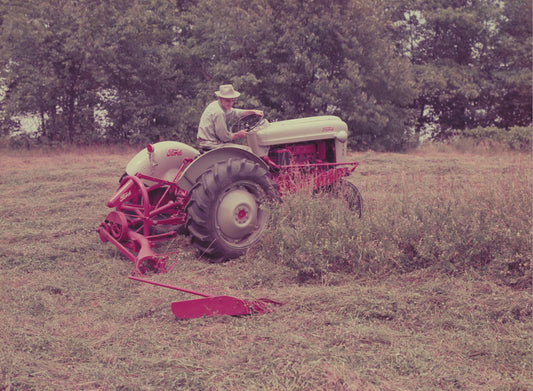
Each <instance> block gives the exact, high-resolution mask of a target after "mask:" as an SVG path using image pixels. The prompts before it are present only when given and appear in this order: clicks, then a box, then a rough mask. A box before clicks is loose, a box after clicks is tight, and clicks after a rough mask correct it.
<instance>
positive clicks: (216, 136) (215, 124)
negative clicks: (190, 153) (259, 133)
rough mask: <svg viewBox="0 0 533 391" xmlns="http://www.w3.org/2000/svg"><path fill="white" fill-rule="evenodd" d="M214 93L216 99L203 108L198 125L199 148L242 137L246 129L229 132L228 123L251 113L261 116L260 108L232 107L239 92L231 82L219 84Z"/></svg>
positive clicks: (206, 148)
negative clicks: (244, 108)
mask: <svg viewBox="0 0 533 391" xmlns="http://www.w3.org/2000/svg"><path fill="white" fill-rule="evenodd" d="M215 95H216V96H217V97H218V100H216V101H214V102H211V103H210V104H209V105H208V106H207V107H206V108H205V110H204V112H203V113H202V117H201V118H200V124H199V125H198V135H197V141H198V146H199V148H201V149H203V150H210V149H213V148H216V147H218V146H220V145H223V144H225V143H229V142H231V141H233V140H236V139H240V138H244V137H246V135H247V134H248V130H247V129H242V130H239V131H238V132H235V133H231V132H230V131H229V130H228V125H227V124H228V123H231V122H234V121H236V120H237V119H239V118H241V117H244V116H247V115H251V114H255V115H259V116H261V117H262V116H263V111H261V110H251V109H248V110H243V109H235V108H233V103H234V102H235V99H236V98H237V97H238V96H240V95H241V94H240V93H239V92H238V91H235V90H234V89H233V86H232V85H231V84H223V85H221V86H220V87H219V90H218V91H216V92H215Z"/></svg>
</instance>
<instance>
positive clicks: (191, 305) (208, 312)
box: [128, 276, 281, 319]
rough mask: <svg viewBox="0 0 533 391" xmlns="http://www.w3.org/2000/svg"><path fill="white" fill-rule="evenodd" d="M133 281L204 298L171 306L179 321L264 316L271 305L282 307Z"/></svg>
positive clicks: (259, 300)
mask: <svg viewBox="0 0 533 391" xmlns="http://www.w3.org/2000/svg"><path fill="white" fill-rule="evenodd" d="M128 278H129V279H131V280H135V281H140V282H145V283H148V284H152V285H157V286H161V287H163V288H170V289H174V290H177V291H181V292H185V293H190V294H193V295H197V296H202V297H203V298H202V299H194V300H186V301H176V302H173V303H172V305H171V307H170V308H171V310H172V313H173V314H174V315H175V316H176V318H178V319H193V318H201V317H202V316H216V315H232V316H237V315H253V314H264V313H267V312H270V311H272V310H271V309H270V308H269V305H270V304H271V305H281V303H279V302H276V301H273V300H270V299H256V300H253V301H249V300H242V299H237V298H236V297H231V296H212V295H209V294H207V293H202V292H196V291H193V290H189V289H184V288H180V287H177V286H172V285H167V284H162V283H160V282H156V281H151V280H144V279H142V278H138V277H132V276H130V277H128Z"/></svg>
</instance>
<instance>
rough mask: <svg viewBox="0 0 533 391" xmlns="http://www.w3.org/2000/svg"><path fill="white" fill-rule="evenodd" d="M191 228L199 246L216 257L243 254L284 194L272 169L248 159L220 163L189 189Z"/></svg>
mask: <svg viewBox="0 0 533 391" xmlns="http://www.w3.org/2000/svg"><path fill="white" fill-rule="evenodd" d="M189 197H190V200H189V203H188V204H187V207H186V211H187V215H188V220H187V228H188V229H189V233H190V234H191V241H192V243H193V245H194V246H195V247H196V248H197V249H199V250H200V252H201V254H202V255H203V256H205V257H207V258H209V259H210V261H211V262H223V261H225V260H227V259H232V258H237V257H239V256H241V255H243V254H244V253H245V252H246V250H247V249H248V248H250V247H251V246H252V245H253V244H254V243H256V242H257V241H258V240H259V239H260V238H261V236H262V235H263V232H264V230H265V228H266V227H267V226H268V223H269V221H270V207H271V203H272V202H275V201H277V200H278V199H279V195H278V193H277V191H276V188H275V185H274V183H273V182H272V180H271V179H270V177H269V175H268V172H267V171H266V170H265V169H264V168H262V167H261V166H259V164H257V163H254V162H252V161H250V160H247V159H228V160H227V161H226V162H218V163H216V164H215V165H213V166H212V167H211V168H209V169H208V170H207V171H206V172H204V173H203V174H202V175H201V176H200V177H199V178H198V180H197V181H196V184H195V185H194V186H193V188H192V189H191V191H190V192H189Z"/></svg>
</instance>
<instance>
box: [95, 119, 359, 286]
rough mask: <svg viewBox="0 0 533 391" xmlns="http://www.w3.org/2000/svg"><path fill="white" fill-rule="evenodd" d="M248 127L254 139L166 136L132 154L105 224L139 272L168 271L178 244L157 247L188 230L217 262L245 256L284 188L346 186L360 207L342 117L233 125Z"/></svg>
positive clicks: (341, 191)
mask: <svg viewBox="0 0 533 391" xmlns="http://www.w3.org/2000/svg"><path fill="white" fill-rule="evenodd" d="M240 129H249V130H250V133H249V135H248V136H247V140H246V144H247V145H246V146H241V145H235V144H227V145H224V146H222V147H220V148H216V149H213V150H210V151H206V152H202V151H199V150H197V149H195V148H193V147H191V146H189V145H186V144H183V143H181V142H177V141H163V142H158V143H155V144H152V145H148V146H147V147H146V148H144V149H143V150H141V151H140V152H139V153H137V155H135V156H134V157H133V158H132V159H131V160H130V162H129V163H128V165H127V167H126V173H125V174H124V176H123V177H122V179H121V181H120V186H119V189H118V190H117V192H116V193H115V194H114V195H113V196H112V197H111V198H110V199H109V200H108V201H107V206H108V207H110V208H113V209H114V210H113V211H112V212H110V213H109V214H108V215H107V217H106V219H105V221H104V222H103V223H102V224H101V225H100V227H99V228H98V233H99V235H100V239H101V240H102V241H103V242H111V243H112V244H113V245H115V246H116V247H117V248H118V249H119V250H120V251H121V252H122V253H123V254H124V255H125V256H126V257H128V258H129V259H130V260H131V261H132V262H133V263H134V264H135V270H134V274H136V275H141V274H143V273H144V272H145V271H147V270H149V269H152V270H154V271H155V272H166V271H168V270H169V269H170V268H171V267H167V264H166V263H167V260H168V256H169V253H166V254H157V253H155V252H154V251H153V250H152V249H153V247H154V246H155V244H156V243H158V242H161V241H165V240H169V239H171V238H173V237H175V236H176V235H178V234H179V233H188V234H190V237H191V241H192V244H193V245H194V246H195V247H196V248H197V249H198V250H199V251H200V254H201V255H202V256H204V257H206V258H208V259H210V260H211V261H212V262H222V261H225V260H227V259H231V258H236V257H239V256H240V255H242V254H244V253H245V252H246V250H247V249H248V248H250V247H251V246H252V245H253V244H254V243H256V242H257V241H258V240H260V239H261V236H262V234H263V232H264V230H265V228H266V227H267V225H268V223H269V220H270V211H271V210H272V209H271V208H273V207H275V203H276V202H277V201H278V200H279V199H280V196H282V195H283V194H286V193H287V192H294V191H297V190H298V189H300V188H309V189H312V190H321V189H322V190H325V191H329V192H332V193H335V194H336V195H340V196H342V197H343V199H345V200H346V202H347V204H348V207H349V208H350V209H351V210H352V211H353V212H354V214H355V215H357V216H359V217H361V212H362V198H361V195H360V193H359V191H358V189H357V188H356V187H355V186H354V185H353V184H352V183H351V182H348V181H347V180H345V179H343V177H346V176H348V175H350V173H351V172H353V171H354V170H355V168H356V167H357V165H358V162H349V161H348V160H347V137H348V133H347V132H348V129H347V126H346V123H344V122H343V121H342V120H341V119H340V118H338V117H334V116H318V117H309V118H301V119H293V120H287V121H279V122H273V123H269V122H268V121H267V120H266V119H264V118H262V117H258V116H255V115H253V116H247V117H244V118H241V119H240V120H239V121H237V122H236V123H235V124H234V125H233V126H232V131H237V130H240Z"/></svg>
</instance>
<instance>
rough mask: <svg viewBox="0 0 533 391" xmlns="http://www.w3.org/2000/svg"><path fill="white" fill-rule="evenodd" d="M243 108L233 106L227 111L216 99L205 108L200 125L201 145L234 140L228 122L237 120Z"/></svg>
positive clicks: (199, 139)
mask: <svg viewBox="0 0 533 391" xmlns="http://www.w3.org/2000/svg"><path fill="white" fill-rule="evenodd" d="M241 112H242V110H240V109H234V108H231V109H230V110H228V111H225V110H224V109H223V108H222V106H221V105H220V103H219V101H218V100H216V101H214V102H212V103H210V104H209V105H208V106H207V107H206V108H205V110H204V112H203V114H202V117H201V118H200V124H199V125H198V135H197V137H198V141H199V142H200V145H210V146H212V145H216V144H222V143H228V142H231V141H232V134H231V133H230V132H229V130H228V125H227V124H228V123H230V122H233V121H235V120H237V119H238V118H239V117H240V113H241Z"/></svg>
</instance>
